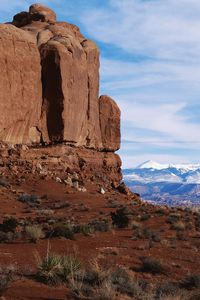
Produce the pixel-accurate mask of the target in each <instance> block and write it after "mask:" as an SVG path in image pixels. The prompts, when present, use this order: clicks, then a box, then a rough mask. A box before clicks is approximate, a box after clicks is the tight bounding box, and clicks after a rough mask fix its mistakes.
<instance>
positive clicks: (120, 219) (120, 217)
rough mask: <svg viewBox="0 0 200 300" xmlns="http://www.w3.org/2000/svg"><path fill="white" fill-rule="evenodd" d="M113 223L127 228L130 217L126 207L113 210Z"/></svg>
mask: <svg viewBox="0 0 200 300" xmlns="http://www.w3.org/2000/svg"><path fill="white" fill-rule="evenodd" d="M111 218H112V224H113V225H114V226H117V227H118V228H125V227H128V225H129V221H130V220H129V217H128V216H127V212H126V208H125V207H123V208H120V209H117V210H116V212H111Z"/></svg>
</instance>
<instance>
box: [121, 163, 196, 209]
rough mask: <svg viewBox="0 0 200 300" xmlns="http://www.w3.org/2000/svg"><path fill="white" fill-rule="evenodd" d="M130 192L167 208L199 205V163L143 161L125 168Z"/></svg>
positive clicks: (124, 173) (124, 172) (124, 174)
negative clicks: (132, 166)
mask: <svg viewBox="0 0 200 300" xmlns="http://www.w3.org/2000/svg"><path fill="white" fill-rule="evenodd" d="M123 177H124V181H125V182H126V184H127V185H128V186H129V187H130V189H131V190H133V191H134V192H137V193H139V194H140V195H141V197H142V198H143V199H146V200H150V201H151V202H154V203H159V204H167V205H175V206H176V205H200V164H159V163H157V162H154V161H151V160H149V161H146V162H144V163H143V164H141V165H139V166H138V167H136V168H133V169H124V170H123Z"/></svg>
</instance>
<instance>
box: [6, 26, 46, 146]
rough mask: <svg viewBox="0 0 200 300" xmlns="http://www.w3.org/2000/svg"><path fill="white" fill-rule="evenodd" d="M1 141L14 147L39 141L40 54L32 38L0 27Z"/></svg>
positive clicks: (16, 29)
mask: <svg viewBox="0 0 200 300" xmlns="http://www.w3.org/2000/svg"><path fill="white" fill-rule="evenodd" d="M0 40H1V42H0V69H1V72H0V115H1V118H0V140H2V141H4V142H9V143H13V144H22V143H31V142H38V141H40V131H39V130H38V126H39V120H40V114H41V104H42V86H41V67H40V55H39V52H38V49H37V47H36V45H35V43H34V40H33V39H32V37H31V36H30V35H29V34H28V33H26V32H25V31H23V30H21V29H19V28H16V27H14V26H13V25H5V24H0Z"/></svg>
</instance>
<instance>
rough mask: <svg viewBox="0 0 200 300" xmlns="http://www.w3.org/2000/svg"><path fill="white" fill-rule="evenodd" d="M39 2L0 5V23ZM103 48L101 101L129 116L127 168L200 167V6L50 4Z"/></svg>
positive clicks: (171, 0)
mask: <svg viewBox="0 0 200 300" xmlns="http://www.w3.org/2000/svg"><path fill="white" fill-rule="evenodd" d="M33 3H34V2H32V1H28V0H12V1H5V0H0V19H1V22H6V21H8V20H11V19H12V16H13V15H14V14H15V13H17V12H19V11H21V10H27V9H28V7H29V5H30V4H33ZM41 3H43V4H45V5H48V6H49V7H51V8H52V9H54V10H55V11H56V12H57V15H58V19H60V20H66V21H68V22H71V23H75V24H77V25H78V26H80V28H81V31H82V32H83V33H84V34H85V36H86V37H88V38H91V39H93V40H95V41H96V43H97V44H98V45H99V47H100V49H101V70H100V72H101V84H100V92H101V94H108V95H110V96H111V97H113V98H114V99H115V100H116V102H117V103H118V105H119V106H120V108H121V111H122V147H121V150H120V151H119V153H120V155H121V157H122V160H123V166H124V167H132V166H136V165H137V164H139V163H141V162H143V161H145V160H148V159H152V160H156V161H158V162H160V163H169V162H171V163H187V162H199V161H200V154H199V153H200V152H199V149H200V117H199V116H200V101H199V100H200V17H199V16H200V1H199V0H165V1H163V0H74V1H71V0H46V1H41Z"/></svg>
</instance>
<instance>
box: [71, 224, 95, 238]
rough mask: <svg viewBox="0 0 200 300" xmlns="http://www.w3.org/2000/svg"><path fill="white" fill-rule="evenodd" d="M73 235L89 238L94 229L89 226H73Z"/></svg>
mask: <svg viewBox="0 0 200 300" xmlns="http://www.w3.org/2000/svg"><path fill="white" fill-rule="evenodd" d="M74 233H82V234H83V235H85V236H90V235H92V234H93V233H94V229H93V227H92V226H91V225H90V224H79V225H74Z"/></svg>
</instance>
